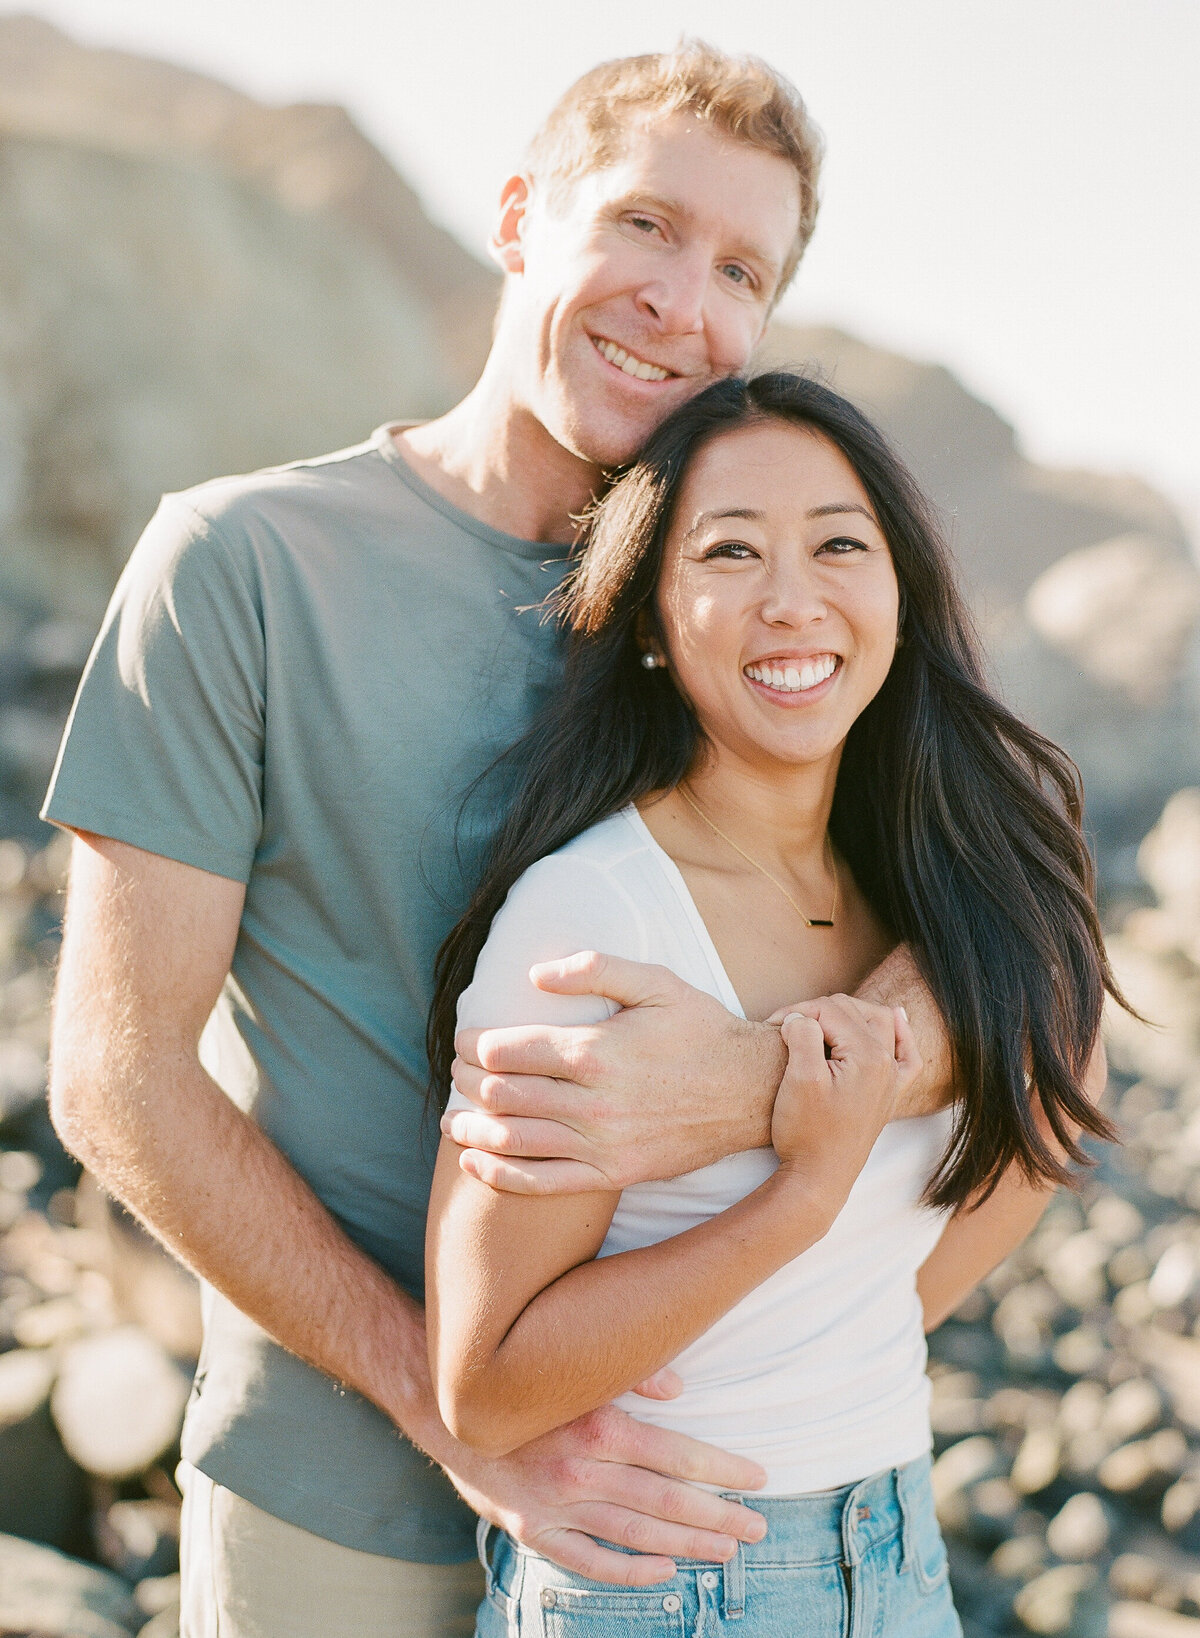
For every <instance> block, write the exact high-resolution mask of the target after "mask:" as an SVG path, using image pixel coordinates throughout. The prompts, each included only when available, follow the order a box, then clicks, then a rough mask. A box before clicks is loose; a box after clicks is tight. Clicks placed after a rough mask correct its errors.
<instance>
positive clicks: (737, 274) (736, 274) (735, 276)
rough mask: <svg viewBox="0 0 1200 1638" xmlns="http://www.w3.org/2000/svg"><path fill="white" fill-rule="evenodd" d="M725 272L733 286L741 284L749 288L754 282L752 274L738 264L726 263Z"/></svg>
mask: <svg viewBox="0 0 1200 1638" xmlns="http://www.w3.org/2000/svg"><path fill="white" fill-rule="evenodd" d="M723 271H724V273H725V276H726V278H728V279H729V280H730V281H731V282H732V283H733V284H741V285H745V286H746V287H747V288H749V286H750V285H752V284H753V282H754V281H753V279H752V278H751V277H750V274H749V273H748V272H747V271H746V269H745V268H744V267H742V266H741V265H740V264H739V263H738V262H726V263H725V267H724V269H723Z"/></svg>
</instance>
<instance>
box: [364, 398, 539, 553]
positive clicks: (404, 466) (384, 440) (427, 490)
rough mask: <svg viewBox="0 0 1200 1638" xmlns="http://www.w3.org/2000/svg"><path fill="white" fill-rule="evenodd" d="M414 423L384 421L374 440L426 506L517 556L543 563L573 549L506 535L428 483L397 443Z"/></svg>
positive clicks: (480, 537)
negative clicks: (398, 437) (401, 433)
mask: <svg viewBox="0 0 1200 1638" xmlns="http://www.w3.org/2000/svg"><path fill="white" fill-rule="evenodd" d="M411 425H413V423H412V422H410V421H385V422H384V424H383V426H381V427H377V428H376V429H375V431H374V432H373V433H372V434H371V443H372V444H373V445H374V447H375V449H377V450H378V452H379V453H380V454H381V455H382V456H383V458H384V460H385V461H386V462H387V463H388V465H389V466H390V467H391V468H392V470H393V471H394V472H395V474H396V476H397V477H398V478H399V479H400V481H401V483H404V484H407V486H408V488H409V489H411V490H412V492H413V494H414V495H418V496H419V497H420V498H421V500H423V501H424V502H425V504H426V505H427V506H432V507H433V509H434V511H435V512H440V513H441V514H442V516H443V517H446V518H449V520H450V522H451V523H453V524H454V525H455V527H456V528H459V529H465V530H466V531H467V532H468V534H472V535H477V536H478V537H479V539H480V540H486V541H487V543H488V545H489V546H497V547H499V549H500V550H501V551H502V552H514V553H515V554H516V555H517V556H518V557H530V558H534V559H535V560H537V561H540V562H543V563H556V562H560V561H561V560H562V559H563V558H565V557H568V556H569V555H570V553H571V550H572V548H571V546H570V545H562V544H559V545H555V544H554V543H552V542H550V541H545V540H523V539H522V538H521V537H520V536H519V535H506V534H505V533H504V531H503V530H502V529H493V528H492V526H491V524H490V523H484V522H483V521H482V519H480V518H475V517H472V516H471V514H470V513H469V512H464V511H463V510H462V508H461V507H459V506H455V505H454V503H453V501H448V500H447V499H446V498H445V496H444V495H439V494H438V492H437V490H436V489H434V488H433V487H432V486H431V485H429V484H427V483H426V482H425V480H424V478H422V477H421V476H420V475H419V473H417V472H416V471H415V470H414V469H413V467H411V466H410V465H409V463H408V462H407V461H406V460H405V459H404V456H403V455H402V454H401V453H400V450H399V448H398V447H397V444H396V434H397V433H398V432H403V431H404V430H405V428H406V427H408V426H411Z"/></svg>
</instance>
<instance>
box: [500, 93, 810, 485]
mask: <svg viewBox="0 0 1200 1638" xmlns="http://www.w3.org/2000/svg"><path fill="white" fill-rule="evenodd" d="M799 218H800V200H799V185H798V182H797V178H796V173H795V171H794V169H793V168H792V166H791V165H790V164H789V163H788V162H787V161H786V160H785V159H782V158H780V157H778V156H777V155H775V154H770V153H765V152H763V151H762V150H761V149H758V148H752V147H750V146H749V145H748V144H746V143H741V142H736V141H732V140H730V139H729V138H727V137H725V136H724V135H722V134H721V133H719V132H717V131H714V130H713V129H712V128H711V127H709V126H706V125H704V124H702V123H700V122H699V121H697V120H695V119H693V118H691V117H690V116H686V115H675V116H672V117H670V118H667V119H659V120H657V121H655V122H653V123H650V124H647V125H644V126H641V127H635V128H633V129H632V130H631V131H630V132H629V134H628V137H627V141H626V151H625V153H624V156H623V157H622V158H621V159H620V160H618V162H617V163H616V164H615V165H612V166H610V167H608V168H607V169H605V170H600V171H593V172H591V173H590V174H588V175H586V176H584V177H581V178H579V179H578V180H577V181H576V182H575V183H573V184H572V185H571V188H570V193H569V196H568V197H567V199H566V200H564V201H563V202H562V204H561V205H560V206H558V207H557V208H556V207H554V206H552V205H550V204H549V203H548V202H547V201H546V200H544V199H542V198H540V197H538V195H537V194H536V191H535V193H534V194H533V195H532V197H531V198H530V200H529V202H528V205H527V208H526V210H525V212H524V216H523V220H522V221H521V230H520V238H519V241H516V240H515V239H514V241H513V242H512V244H511V245H510V247H509V248H510V250H511V252H512V259H511V260H508V261H506V262H505V265H506V266H507V267H508V268H509V270H510V272H512V273H513V274H514V275H515V276H514V277H512V278H511V279H510V284H509V289H508V290H507V291H506V295H505V306H504V314H503V318H502V321H501V331H500V337H499V338H498V339H500V340H501V341H502V347H503V354H504V359H505V365H506V368H507V369H508V370H509V371H510V372H511V374H512V378H513V390H514V395H515V398H516V400H517V403H518V406H519V407H520V408H522V409H524V410H526V411H528V412H530V413H532V415H533V416H534V417H535V418H536V419H537V420H538V421H539V422H540V423H541V425H542V426H543V427H544V428H545V429H546V431H547V432H549V434H550V435H551V437H552V438H553V439H555V441H556V442H557V443H559V444H561V445H562V446H563V447H564V448H565V449H568V450H570V451H571V452H572V453H573V454H575V455H578V456H579V457H581V458H582V459H584V460H586V461H588V462H590V463H591V464H593V465H597V466H603V467H609V466H616V465H619V464H620V463H622V462H624V461H627V460H628V459H629V458H630V457H631V456H632V455H634V454H635V452H636V451H637V450H638V449H639V448H640V447H641V445H642V444H643V443H644V442H645V440H646V438H647V437H648V435H649V434H650V433H651V432H652V431H653V430H654V428H655V427H656V426H658V424H659V423H660V422H661V421H662V420H663V419H664V418H665V417H666V416H667V415H668V414H669V413H670V412H671V411H672V410H673V409H675V408H676V406H677V405H678V404H680V403H682V402H683V401H684V400H685V399H688V398H691V397H692V396H694V394H696V393H698V392H700V391H701V390H702V389H703V388H704V387H706V386H708V385H709V384H710V383H711V382H713V381H715V380H717V379H719V378H721V377H723V376H727V375H733V374H735V373H737V372H738V371H740V370H743V369H744V368H745V366H746V363H747V361H748V360H749V357H750V353H751V351H752V349H753V347H754V345H755V343H756V342H757V341H758V338H759V336H760V335H761V333H762V330H763V327H764V325H765V323H766V319H767V315H768V313H769V311H770V307H771V303H772V300H773V299H774V296H775V293H776V289H777V287H778V283H779V278H780V274H781V271H782V268H783V266H784V263H785V261H786V260H787V257H788V254H789V252H790V250H791V248H792V245H793V243H794V241H795V237H796V232H797V228H798V225H799ZM503 248H504V247H501V251H502V252H503ZM501 259H502V260H503V259H504V258H503V254H502V256H501Z"/></svg>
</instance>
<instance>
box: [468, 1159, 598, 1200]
mask: <svg viewBox="0 0 1200 1638" xmlns="http://www.w3.org/2000/svg"><path fill="white" fill-rule="evenodd" d="M458 1164H459V1168H460V1170H462V1171H464V1172H466V1174H467V1176H468V1177H474V1178H477V1179H478V1180H479V1182H480V1183H486V1184H487V1186H488V1188H489V1189H496V1190H497V1191H498V1192H499V1193H500V1194H529V1195H547V1194H594V1193H596V1191H597V1190H603V1191H604V1192H606V1193H611V1192H612V1188H613V1185H612V1182H611V1181H610V1179H608V1178H607V1177H605V1176H604V1174H603V1173H602V1172H599V1171H597V1170H596V1168H595V1166H589V1165H587V1164H586V1163H585V1162H583V1161H581V1160H525V1161H517V1160H505V1159H504V1158H503V1156H501V1155H494V1154H492V1153H491V1152H490V1151H489V1150H487V1149H464V1150H463V1152H462V1154H460V1155H459V1157H458Z"/></svg>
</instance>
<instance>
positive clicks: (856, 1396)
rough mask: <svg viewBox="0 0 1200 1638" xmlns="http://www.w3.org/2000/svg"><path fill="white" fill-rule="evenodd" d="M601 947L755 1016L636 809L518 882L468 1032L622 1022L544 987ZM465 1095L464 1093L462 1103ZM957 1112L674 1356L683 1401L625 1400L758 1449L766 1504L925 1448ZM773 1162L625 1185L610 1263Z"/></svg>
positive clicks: (908, 1130) (661, 1418)
mask: <svg viewBox="0 0 1200 1638" xmlns="http://www.w3.org/2000/svg"><path fill="white" fill-rule="evenodd" d="M589 949H591V950H601V951H604V952H605V953H607V954H611V955H621V956H627V957H629V958H631V959H632V960H635V961H652V962H658V963H660V964H661V965H663V966H666V967H669V968H671V970H672V971H673V972H675V973H677V974H678V975H679V976H680V977H681V978H683V979H685V980H686V981H687V982H688V983H689V984H692V985H693V986H694V987H695V988H696V989H699V990H705V991H707V992H708V994H710V995H713V996H715V997H716V998H717V999H718V1000H719V1001H721V1002H722V1003H723V1004H724V1005H725V1006H726V1007H728V1008H729V1009H730V1011H731V1012H735V1013H737V1014H738V1015H739V1016H741V1015H742V1009H741V1006H740V1004H739V1002H738V998H737V995H736V993H735V992H734V989H733V986H732V985H731V983H730V982H729V978H728V975H727V974H726V972H725V969H724V967H723V966H722V964H721V960H720V958H719V956H718V955H717V952H716V949H715V947H714V945H713V942H712V939H711V938H710V937H709V934H708V929H707V928H706V927H705V925H704V922H703V921H702V920H701V918H700V914H699V911H698V910H697V909H696V905H695V902H694V901H693V899H692V896H691V894H690V892H689V891H688V888H687V885H686V883H685V882H684V879H683V877H682V875H681V874H680V872H679V869H678V867H677V866H676V865H675V863H674V861H673V860H672V859H671V858H670V857H669V856H668V855H667V854H666V853H665V852H664V851H663V849H662V848H661V847H659V845H658V843H657V842H656V841H655V840H654V838H653V837H652V836H651V834H650V832H649V830H648V829H647V828H646V825H645V823H644V822H643V820H642V818H641V816H640V815H639V814H638V812H637V811H636V809H634V808H632V807H630V808H626V809H625V810H624V811H623V812H621V813H619V814H616V815H614V816H613V817H612V818H611V819H606V820H605V821H603V823H601V824H599V825H595V826H593V827H592V828H591V829H590V830H588V831H585V832H584V833H583V835H581V836H578V837H576V838H575V840H574V841H573V842H570V843H569V844H568V845H567V846H566V847H564V848H562V849H560V850H559V852H557V853H555V854H552V855H551V856H550V857H549V858H546V859H542V860H540V861H539V862H538V863H537V864H535V865H534V866H532V867H531V869H529V870H528V871H526V873H525V875H524V876H522V878H521V880H520V881H519V882H517V884H516V886H515V887H514V888H513V889H512V892H511V893H510V894H509V896H508V899H507V901H506V902H505V904H504V907H503V909H502V910H501V911H500V913H499V915H498V916H497V917H496V920H495V922H494V924H493V926H492V930H491V933H490V934H489V937H488V941H487V944H486V945H485V947H484V949H483V951H482V952H481V953H480V957H479V961H478V963H477V965H476V968H475V976H474V979H473V981H472V983H471V984H470V986H469V988H468V989H467V990H465V991H464V993H463V996H462V999H461V1000H460V1002H459V1013H458V1016H459V1022H460V1024H462V1025H464V1026H480V1025H490V1026H501V1025H505V1024H514V1023H590V1022H596V1021H598V1020H599V1019H601V1018H604V1017H607V1016H609V1015H610V1014H611V1012H612V1011H613V1010H615V1009H614V1008H613V1006H612V1005H611V1004H610V1003H609V1002H607V1001H604V1000H602V999H601V998H599V997H596V996H584V997H580V996H551V995H547V994H545V993H543V992H542V991H540V990H536V989H534V987H533V985H532V984H531V983H530V982H529V978H528V970H529V968H530V966H532V965H533V963H534V962H536V961H546V960H552V959H555V958H557V957H559V956H565V955H572V954H574V953H575V952H576V951H578V950H589ZM733 1095H736V1088H734V1089H731V1096H733ZM464 1102H465V1100H464V1099H463V1098H462V1097H461V1095H460V1094H459V1093H458V1092H457V1091H455V1092H454V1093H453V1094H452V1096H451V1107H452V1108H453V1107H462V1105H463V1103H464ZM950 1120H951V1117H950V1114H949V1113H948V1112H943V1113H940V1114H937V1115H928V1116H923V1117H920V1118H918V1119H912V1120H898V1121H893V1122H892V1123H891V1125H889V1126H887V1127H885V1129H884V1131H883V1132H882V1134H881V1135H880V1137H879V1140H878V1142H877V1143H876V1144H875V1147H874V1149H873V1150H872V1151H871V1154H870V1157H869V1159H868V1160H867V1163H866V1165H865V1166H864V1168H863V1170H862V1172H861V1173H860V1175H859V1177H858V1180H857V1182H856V1183H855V1185H854V1187H853V1189H852V1190H851V1192H850V1196H849V1198H848V1199H847V1201H846V1204H845V1206H844V1207H843V1208H842V1211H841V1212H840V1214H839V1215H838V1217H837V1220H836V1221H835V1222H834V1224H833V1227H832V1228H831V1229H830V1231H829V1233H828V1234H826V1235H825V1237H824V1239H822V1240H820V1241H819V1242H818V1243H817V1244H816V1245H814V1246H811V1247H810V1248H809V1249H808V1250H807V1251H806V1252H804V1253H803V1254H802V1255H801V1256H799V1257H797V1258H795V1259H794V1260H793V1261H792V1262H790V1263H788V1264H787V1265H786V1266H785V1267H783V1268H781V1269H779V1270H778V1272H777V1273H775V1274H773V1275H772V1276H771V1278H770V1279H768V1280H766V1281H764V1283H763V1284H762V1285H760V1286H758V1287H757V1288H756V1289H755V1290H753V1291H751V1292H750V1293H749V1295H748V1296H746V1297H744V1298H743V1299H742V1301H741V1302H739V1303H738V1304H737V1305H736V1306H735V1307H733V1308H731V1309H730V1310H729V1312H728V1313H727V1314H725V1315H724V1316H723V1317H722V1318H721V1319H719V1320H718V1321H717V1323H716V1324H715V1325H714V1326H712V1328H711V1329H710V1330H708V1331H707V1332H705V1334H704V1335H703V1336H702V1337H700V1338H699V1339H698V1340H697V1341H696V1342H694V1343H693V1344H692V1345H691V1347H689V1348H686V1349H684V1351H683V1353H681V1354H680V1355H679V1357H678V1358H677V1359H675V1360H674V1361H673V1364H674V1368H675V1369H676V1370H677V1371H678V1372H679V1374H680V1376H681V1377H682V1378H683V1382H684V1390H683V1392H682V1394H681V1395H680V1396H679V1397H678V1398H677V1399H673V1400H650V1399H642V1398H640V1397H639V1396H638V1395H636V1394H626V1395H624V1396H623V1397H622V1398H621V1399H620V1400H618V1401H617V1403H618V1404H619V1405H620V1406H621V1407H622V1409H624V1410H627V1411H628V1412H629V1413H630V1414H631V1415H633V1416H636V1417H637V1418H638V1419H639V1420H640V1421H642V1422H649V1423H653V1424H655V1425H657V1426H659V1427H663V1428H671V1429H675V1430H677V1431H679V1432H681V1433H688V1434H691V1435H692V1436H693V1437H694V1438H697V1439H703V1440H706V1441H707V1442H709V1443H710V1444H714V1445H719V1446H721V1447H722V1448H723V1449H725V1450H730V1451H735V1452H737V1453H738V1454H740V1455H744V1456H749V1457H752V1458H753V1459H754V1460H755V1461H756V1462H759V1463H760V1464H761V1465H762V1466H763V1467H764V1468H766V1470H767V1474H768V1481H767V1485H766V1488H765V1490H764V1491H762V1492H761V1494H765V1495H777V1496H778V1495H795V1494H804V1493H806V1492H810V1491H814V1490H827V1489H832V1488H834V1487H836V1486H841V1485H847V1484H854V1483H856V1482H857V1481H858V1480H859V1479H862V1478H865V1477H866V1476H867V1475H868V1474H870V1473H876V1472H878V1471H879V1470H880V1469H881V1468H888V1467H893V1466H898V1465H899V1464H900V1463H902V1462H907V1461H911V1460H913V1459H914V1458H915V1457H917V1456H921V1455H923V1454H924V1453H925V1452H926V1451H927V1450H928V1449H929V1448H930V1444H931V1439H930V1430H929V1384H928V1380H927V1378H926V1375H925V1357H926V1356H925V1333H924V1327H923V1323H922V1313H921V1305H920V1301H919V1300H918V1297H917V1291H916V1274H917V1270H918V1269H919V1268H920V1266H921V1264H922V1263H923V1262H924V1261H925V1259H926V1257H927V1256H928V1255H929V1253H930V1251H932V1249H933V1247H934V1245H935V1244H936V1243H937V1240H938V1237H939V1235H940V1233H941V1230H942V1226H943V1224H944V1222H945V1214H943V1213H940V1212H934V1211H930V1210H928V1209H927V1208H926V1207H924V1206H922V1205H921V1204H920V1203H919V1202H920V1196H921V1193H922V1191H923V1189H924V1187H925V1184H926V1182H927V1180H928V1178H929V1177H930V1175H931V1173H932V1172H933V1169H934V1167H935V1166H936V1164H937V1162H938V1159H939V1158H940V1156H941V1154H942V1151H943V1149H944V1148H945V1145H946V1141H947V1139H948V1137H949V1133H950ZM775 1165H776V1159H775V1153H774V1151H773V1150H771V1149H754V1150H747V1151H745V1152H744V1153H741V1154H735V1155H730V1156H728V1157H727V1158H726V1159H725V1160H721V1161H718V1162H717V1164H716V1165H714V1166H706V1167H704V1168H703V1170H701V1171H696V1172H689V1173H687V1174H686V1175H685V1176H683V1177H676V1178H672V1179H669V1180H668V1181H666V1182H660V1183H640V1184H637V1185H635V1186H634V1187H632V1188H628V1189H626V1190H625V1191H624V1193H623V1194H622V1195H621V1198H620V1201H619V1202H618V1205H617V1209H616V1213H615V1215H614V1217H613V1221H612V1225H611V1227H610V1229H609V1232H608V1235H607V1237H606V1239H605V1241H604V1245H603V1247H602V1248H601V1251H600V1256H601V1257H607V1256H611V1255H612V1254H613V1253H615V1252H619V1251H627V1250H629V1249H631V1248H632V1247H635V1246H645V1245H651V1244H653V1243H655V1242H656V1241H658V1240H663V1239H666V1238H667V1237H668V1236H670V1235H674V1234H679V1233H682V1232H683V1230H685V1229H688V1228H691V1227H692V1226H693V1225H694V1224H696V1223H700V1222H703V1221H704V1220H705V1219H706V1218H709V1217H712V1216H714V1215H715V1214H716V1213H718V1212H721V1211H724V1210H725V1208H726V1207H727V1206H730V1205H732V1204H734V1202H736V1201H738V1200H740V1199H742V1197H743V1196H744V1195H747V1194H749V1193H750V1191H751V1190H752V1189H755V1188H757V1187H758V1185H759V1184H760V1183H762V1182H763V1181H764V1179H765V1178H766V1177H768V1176H769V1174H770V1173H771V1172H772V1171H773V1170H774V1168H775Z"/></svg>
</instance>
